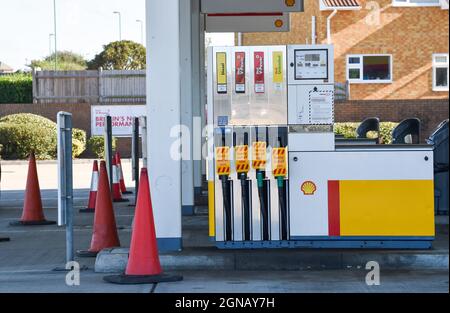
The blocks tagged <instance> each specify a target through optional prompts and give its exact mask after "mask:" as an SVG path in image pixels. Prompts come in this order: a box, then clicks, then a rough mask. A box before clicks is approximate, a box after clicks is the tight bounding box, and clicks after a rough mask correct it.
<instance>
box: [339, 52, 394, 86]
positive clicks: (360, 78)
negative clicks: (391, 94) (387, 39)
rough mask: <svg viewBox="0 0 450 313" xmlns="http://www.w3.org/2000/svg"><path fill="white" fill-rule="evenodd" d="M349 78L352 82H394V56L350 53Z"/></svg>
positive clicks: (348, 58) (348, 60) (348, 63)
mask: <svg viewBox="0 0 450 313" xmlns="http://www.w3.org/2000/svg"><path fill="white" fill-rule="evenodd" d="M347 80H348V81H349V82H351V83H392V56H391V55H383V54H379V55H372V54H367V55H349V56H348V57H347Z"/></svg>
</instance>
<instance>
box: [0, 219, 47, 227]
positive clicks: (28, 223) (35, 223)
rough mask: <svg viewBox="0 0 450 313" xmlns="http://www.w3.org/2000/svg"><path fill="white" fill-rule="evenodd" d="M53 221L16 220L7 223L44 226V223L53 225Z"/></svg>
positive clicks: (11, 224)
mask: <svg viewBox="0 0 450 313" xmlns="http://www.w3.org/2000/svg"><path fill="white" fill-rule="evenodd" d="M55 224H56V222H55V221H45V220H44V221H31V222H24V221H16V222H11V223H9V225H10V226H46V225H55Z"/></svg>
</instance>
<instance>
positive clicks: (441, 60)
mask: <svg viewBox="0 0 450 313" xmlns="http://www.w3.org/2000/svg"><path fill="white" fill-rule="evenodd" d="M433 91H448V53H447V54H444V53H440V54H433Z"/></svg>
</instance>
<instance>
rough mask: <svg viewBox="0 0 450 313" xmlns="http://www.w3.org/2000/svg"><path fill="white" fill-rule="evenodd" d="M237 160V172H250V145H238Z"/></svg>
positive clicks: (235, 149) (235, 150)
mask: <svg viewBox="0 0 450 313" xmlns="http://www.w3.org/2000/svg"><path fill="white" fill-rule="evenodd" d="M234 153H235V160H236V172H237V173H238V174H241V173H248V172H249V171H250V161H249V157H248V155H249V147H248V146H247V145H243V146H236V147H235V148H234Z"/></svg>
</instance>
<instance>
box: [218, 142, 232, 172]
mask: <svg viewBox="0 0 450 313" xmlns="http://www.w3.org/2000/svg"><path fill="white" fill-rule="evenodd" d="M216 172H217V174H218V175H230V173H231V162H230V147H218V148H216Z"/></svg>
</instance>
